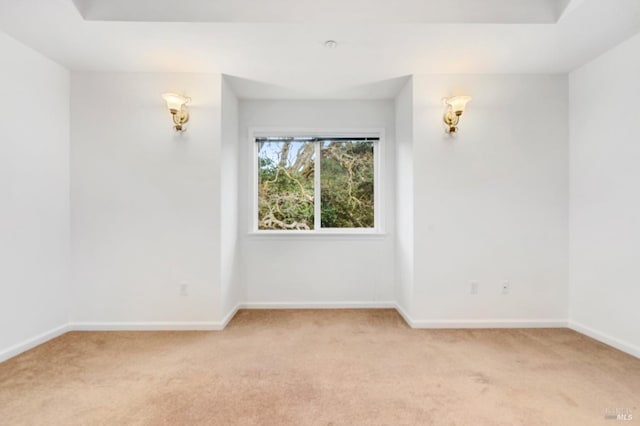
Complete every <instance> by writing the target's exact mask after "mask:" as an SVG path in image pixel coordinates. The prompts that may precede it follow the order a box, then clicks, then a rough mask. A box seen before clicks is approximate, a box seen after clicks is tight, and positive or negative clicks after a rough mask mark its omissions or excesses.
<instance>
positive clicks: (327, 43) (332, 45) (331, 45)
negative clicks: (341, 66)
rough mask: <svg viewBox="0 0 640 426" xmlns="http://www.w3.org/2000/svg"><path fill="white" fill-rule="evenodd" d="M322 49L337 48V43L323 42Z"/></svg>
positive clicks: (333, 41) (331, 41)
mask: <svg viewBox="0 0 640 426" xmlns="http://www.w3.org/2000/svg"><path fill="white" fill-rule="evenodd" d="M324 47H326V48H327V49H335V48H336V47H338V42H337V41H335V40H327V41H325V42H324Z"/></svg>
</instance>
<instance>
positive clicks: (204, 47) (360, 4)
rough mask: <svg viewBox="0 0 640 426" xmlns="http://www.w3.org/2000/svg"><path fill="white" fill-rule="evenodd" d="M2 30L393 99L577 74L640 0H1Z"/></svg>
mask: <svg viewBox="0 0 640 426" xmlns="http://www.w3.org/2000/svg"><path fill="white" fill-rule="evenodd" d="M267 4H268V5H269V8H266V7H265V5H267ZM293 4H295V5H296V6H295V7H294V6H292V5H293ZM318 4H321V5H322V6H323V7H322V8H319V7H318ZM365 5H366V7H365ZM390 5H392V6H393V7H390ZM478 5H482V7H479V6H478ZM454 6H455V7H454ZM434 10H438V13H434V12H433V11H434ZM169 11H171V13H169ZM524 11H526V13H525V12H524ZM83 15H84V17H83ZM174 21H175V22H174ZM0 29H2V30H3V31H5V32H7V33H8V34H10V35H11V36H13V37H14V38H16V39H18V40H20V41H22V42H23V43H25V44H27V45H29V46H31V47H33V48H34V49H36V50H38V51H40V52H41V53H43V54H45V55H46V56H48V57H50V58H52V59H53V60H55V61H57V62H59V63H61V64H62V65H64V66H66V67H68V68H69V69H71V70H77V71H80V70H92V71H136V72H157V71H162V72H203V73H208V72H215V73H224V74H228V75H232V76H234V78H233V79H232V84H233V86H234V88H235V90H236V91H237V92H238V95H239V96H241V97H243V98H325V99H327V98H388V97H392V96H393V95H394V94H395V93H397V90H398V88H399V87H400V86H401V85H402V83H403V79H402V77H403V76H407V75H411V74H430V73H438V74H439V73H500V74H503V73H567V72H569V71H571V70H573V69H575V68H577V67H579V66H581V65H582V64H584V63H586V62H587V61H589V60H591V59H593V58H595V57H596V56H598V55H600V54H602V53H603V52H605V51H606V50H608V49H610V48H611V47H613V46H615V45H616V44H618V43H620V42H622V41H623V40H625V39H627V38H629V37H631V36H632V35H634V34H636V33H638V32H639V31H640V0H446V1H445V0H393V1H392V0H340V1H338V0H325V1H324V2H322V3H320V2H318V1H317V0H315V1H313V2H312V1H311V0H269V1H266V0H180V1H175V0H172V1H171V2H169V1H167V0H75V1H74V0H19V1H18V0H0ZM329 39H333V40H336V41H337V42H338V47H337V48H335V49H327V48H325V47H324V42H325V41H326V40H329Z"/></svg>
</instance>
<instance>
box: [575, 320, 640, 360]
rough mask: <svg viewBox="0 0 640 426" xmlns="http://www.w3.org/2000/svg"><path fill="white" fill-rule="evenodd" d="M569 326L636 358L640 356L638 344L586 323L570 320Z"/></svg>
mask: <svg viewBox="0 0 640 426" xmlns="http://www.w3.org/2000/svg"><path fill="white" fill-rule="evenodd" d="M568 327H569V328H570V329H571V330H573V331H577V332H578V333H580V334H584V335H585V336H589V337H591V338H592V339H595V340H597V341H599V342H602V343H604V344H606V345H609V346H612V347H614V348H616V349H619V350H621V351H622V352H625V353H628V354H629V355H633V356H635V357H636V358H640V347H638V346H635V345H632V344H630V343H627V342H625V341H622V340H620V339H618V338H615V337H613V336H610V335H608V334H605V333H602V332H600V331H598V330H594V329H593V328H591V327H587V326H586V325H584V324H580V323H578V322H575V321H569V325H568Z"/></svg>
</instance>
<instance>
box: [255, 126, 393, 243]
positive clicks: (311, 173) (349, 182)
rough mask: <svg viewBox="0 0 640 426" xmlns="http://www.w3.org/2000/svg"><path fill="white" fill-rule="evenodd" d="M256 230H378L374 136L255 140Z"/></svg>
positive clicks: (375, 142)
mask: <svg viewBox="0 0 640 426" xmlns="http://www.w3.org/2000/svg"><path fill="white" fill-rule="evenodd" d="M253 139H254V141H255V146H256V147H255V158H256V163H255V164H256V176H255V179H256V180H255V182H256V183H257V185H256V194H255V195H256V198H257V203H256V212H255V214H254V218H255V224H254V230H255V231H259V232H262V231H298V232H307V233H309V232H312V233H313V232H323V231H324V232H331V231H333V232H348V231H353V232H357V231H363V232H367V231H368V232H375V231H376V230H377V229H378V226H377V224H378V223H379V217H378V216H379V215H378V211H377V210H378V209H377V204H378V200H377V198H378V188H377V176H376V174H377V172H378V167H377V161H378V159H377V153H378V143H379V140H380V137H379V135H376V136H363V135H357V136H355V135H354V136H340V137H337V136H327V137H325V136H257V137H254V138H253Z"/></svg>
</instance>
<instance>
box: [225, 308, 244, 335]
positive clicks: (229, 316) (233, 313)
mask: <svg viewBox="0 0 640 426" xmlns="http://www.w3.org/2000/svg"><path fill="white" fill-rule="evenodd" d="M241 306H242V305H241V304H240V303H238V304H237V305H236V306H235V308H233V309H232V310H231V311H230V312H229V313H228V314H227V316H225V317H224V318H223V319H222V321H220V325H221V326H222V328H221V329H220V330H224V329H225V328H227V325H229V323H230V322H231V320H232V319H233V317H235V316H236V314H237V313H238V311H239V310H240V309H241Z"/></svg>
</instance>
